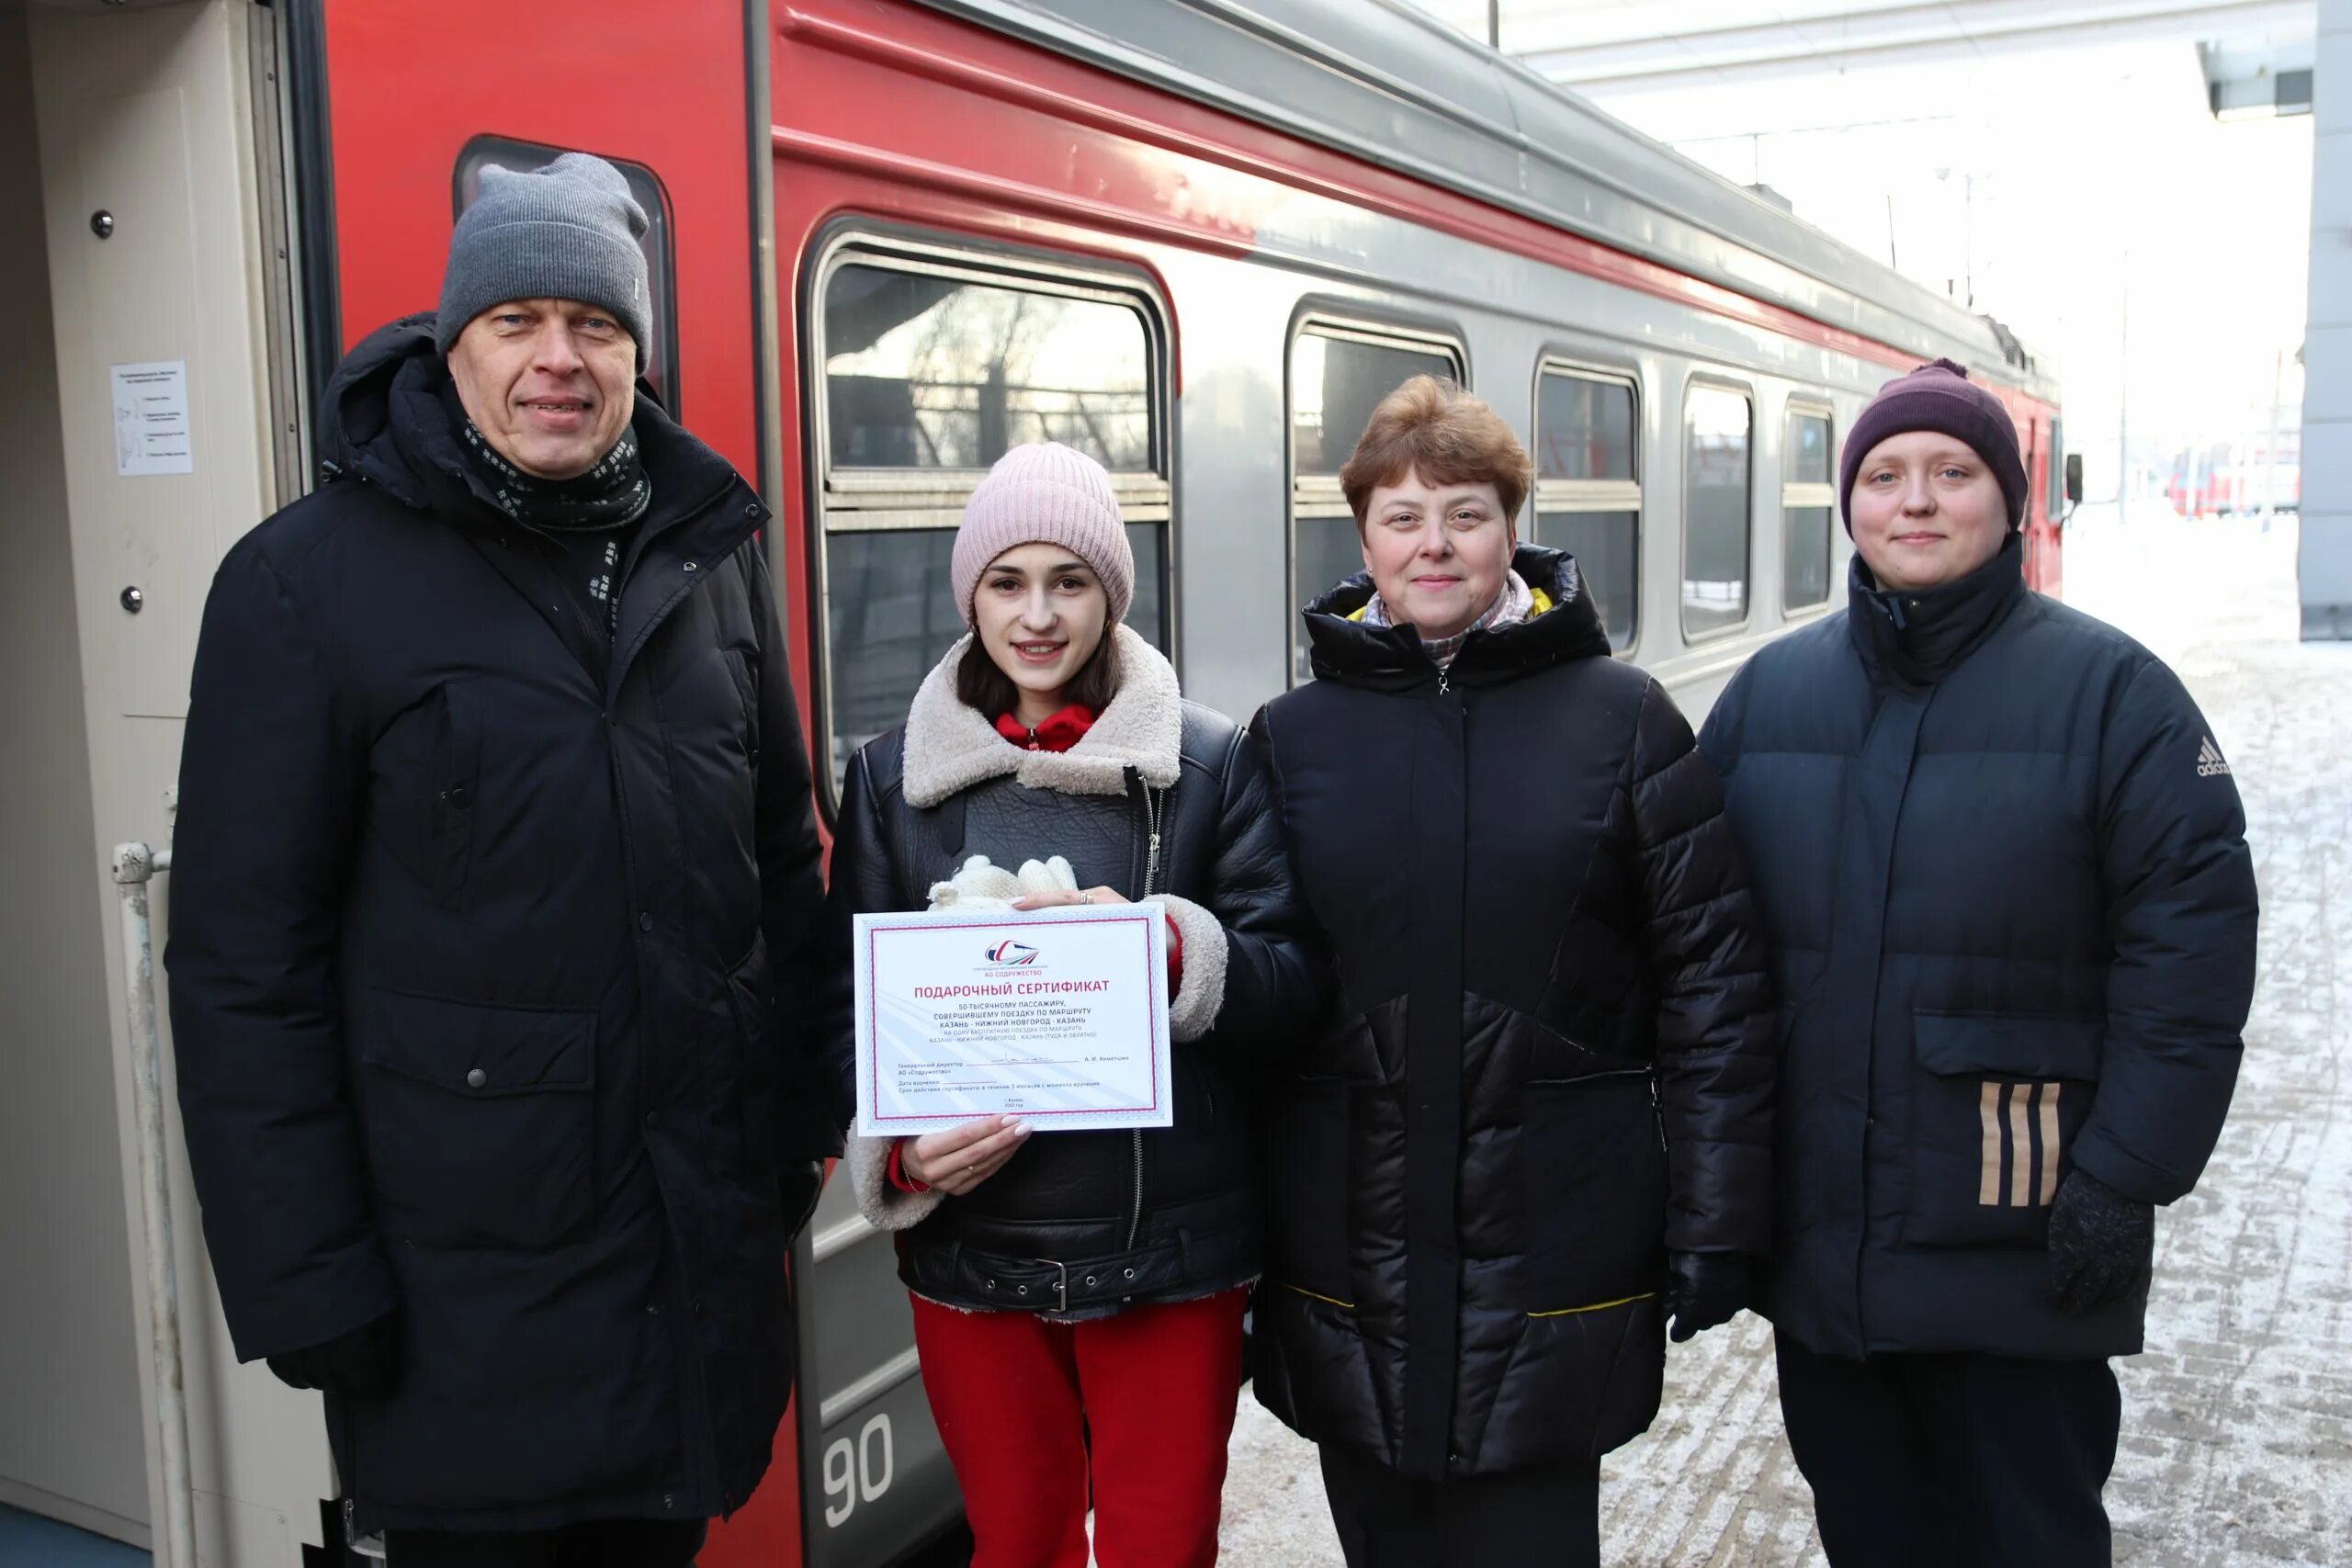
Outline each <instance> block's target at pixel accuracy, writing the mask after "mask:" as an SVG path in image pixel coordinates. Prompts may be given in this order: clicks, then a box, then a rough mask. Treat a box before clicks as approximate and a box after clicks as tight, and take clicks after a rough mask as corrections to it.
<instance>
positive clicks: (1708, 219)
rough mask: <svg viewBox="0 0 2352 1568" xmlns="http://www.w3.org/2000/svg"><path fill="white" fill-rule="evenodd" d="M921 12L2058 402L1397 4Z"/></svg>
mask: <svg viewBox="0 0 2352 1568" xmlns="http://www.w3.org/2000/svg"><path fill="white" fill-rule="evenodd" d="M924 3H925V4H927V5H929V6H933V8H934V9H937V10H941V11H945V12H948V13H950V14H952V15H955V16H959V17H964V18H966V19H967V20H970V21H975V22H978V23H980V24H981V25H983V26H986V27H989V28H993V29H995V30H997V31H1001V32H1006V33H1011V34H1014V35H1016V36H1019V37H1022V38H1024V39H1029V40H1030V41H1032V42H1035V43H1037V44H1040V45H1043V46H1045V47H1046V48H1049V49H1052V50H1054V51H1057V52H1059V53H1062V54H1066V55H1069V56H1071V57H1073V58H1076V59H1080V60H1084V61H1087V62H1091V63H1092V64H1095V65H1098V66H1101V67H1103V68H1105V69H1108V70H1111V71H1114V72H1117V73H1120V74H1122V75H1125V76H1128V77H1132V78H1134V79H1136V80H1138V81H1141V82H1145V83H1148V84H1149V85H1153V86H1156V87H1160V88H1163V89H1165V90H1167V91H1170V92H1174V93H1178V94H1181V95H1182V96H1185V97H1189V98H1193V99H1195V100H1197V101H1199V102H1203V103H1206V104H1209V105H1212V106H1214V107H1218V108H1221V109H1225V110H1227V111H1228V112H1230V113H1234V114H1238V115H1240V116H1243V117H1245V118H1249V119H1251V120H1255V121H1257V122H1259V123H1261V124H1263V125H1267V126H1270V127H1272V128H1274V129H1277V130H1283V131H1285V132H1288V133H1289V134H1291V135H1294V136H1297V137H1300V138H1302V139H1304V140H1306V141H1315V142H1319V143H1321V144H1323V145H1325V146H1328V147H1332V148H1335V149H1337V150H1339V151H1340V152H1348V153H1351V154H1352V155H1354V156H1356V157H1360V158H1363V159H1364V160H1365V161H1367V162H1369V163H1374V164H1381V165H1383V166H1385V167H1387V168H1391V169H1395V170H1397V171H1398V172H1399V173H1403V174H1407V175H1412V176H1414V177H1415V178H1418V179H1422V180H1426V181H1429V182H1430V183H1431V184H1433V185H1438V186H1444V187H1446V188H1448V189H1451V190H1454V191H1458V192H1461V193H1462V194H1464V195H1466V196H1471V197H1477V198H1478V199H1480V200H1483V201H1487V202H1490V203H1492V204H1493V205H1495V206H1497V207H1500V208H1505V209H1510V210H1511V211H1514V212H1518V213H1521V214H1522V215H1524V216H1526V217H1530V218H1533V219H1536V220H1539V221H1542V222H1544V223H1547V224H1550V225H1552V226H1554V227H1555V228H1559V229H1563V230H1566V231H1569V232H1571V233H1576V234H1579V235H1582V236H1584V237H1586V238H1588V239H1591V240H1594V241H1598V242H1600V243H1603V244H1607V245H1610V246H1612V247H1614V248H1616V249H1618V250H1622V251H1625V252H1629V253H1631V254H1635V255H1639V256H1643V257H1645V258H1646V259H1648V260H1651V261H1654V262H1657V263H1659V264H1660V265H1666V266H1669V267H1672V268H1674V269H1675V270H1677V271H1679V272H1682V273H1686V274H1688V275H1690V276H1694V277H1699V278H1702V279H1705V280H1706V281H1708V282H1711V283H1716V284H1720V285H1722V286H1723V287H1724V288H1730V289H1733V290H1736V291H1737V292H1739V293H1742V294H1746V295H1748V296H1750V297H1751V298H1755V299H1763V300H1768V301H1770V302H1772V303H1775V304H1779V305H1782V306H1785V307H1786V308H1788V309H1790V310H1794V311H1796V312H1797V313H1799V314H1800V315H1804V316H1808V317H1811V318H1812V319H1813V320H1815V321H1821V322H1823V323H1825V324H1827V325H1830V326H1835V327H1842V328H1844V329H1846V330H1847V331H1849V332H1852V333H1859V334H1860V335H1861V336H1863V337H1867V338H1871V339H1874V340H1875V341H1877V342H1880V343H1883V344H1887V345H1889V346H1890V347H1893V348H1896V349H1900V350H1902V351H1904V352H1905V353H1908V354H1912V355H1917V356H1918V357H1920V358H1922V359H1931V358H1934V357H1936V356H1938V355H1950V356H1951V357H1952V358H1955V359H1958V360H1960V361H1961V362H1962V363H1963V364H1966V365H1968V366H1969V367H1971V368H1973V369H1976V370H1978V371H1980V372H1982V373H1984V374H1985V375H1986V376H1987V377H1990V378H1996V379H1998V380H2001V381H2003V382H2006V383H2007V384H2009V385H2012V386H2016V387H2018V388H2020V389H2023V390H2025V391H2027V392H2030V393H2031V394H2033V395H2035V396H2038V397H2041V398H2043V399H2046V400H2050V401H2052V402H2055V401H2056V400H2057V384H2056V374H2055V367H2053V366H2052V365H2050V364H2049V363H2048V362H2047V361H2046V360H2045V359H2043V358H2042V357H2041V356H2040V355H2036V354H2034V353H2032V352H2031V351H2030V350H2029V349H2027V348H2026V347H2025V346H2024V345H2022V344H2020V343H2019V342H2018V339H2017V337H2016V336H2015V335H2014V334H2013V333H2010V332H2009V331H2008V330H2007V328H2006V327H2004V326H2002V325H2001V324H2000V323H1999V322H1997V321H1994V320H1993V319H1992V318H1991V317H1989V316H1981V315H1976V314H1973V313H1972V312H1970V311H1967V310H1962V309H1961V308H1960V307H1959V306H1958V305H1956V304H1954V303H1953V302H1952V301H1951V300H1950V299H1946V298H1945V297H1943V296H1942V295H1939V294H1938V293H1936V292H1935V291H1934V290H1932V289H1930V288H1926V287H1924V286H1923V285H1920V284H1918V283H1915V282H1913V281H1912V280H1911V279H1909V278H1907V277H1905V276H1902V275H1901V274H1900V273H1897V272H1895V271H1894V269H1893V268H1891V267H1887V266H1883V265H1880V264H1879V263H1878V262H1876V261H1874V260H1872V259H1871V257H1869V256H1867V255H1864V254H1862V253H1860V252H1859V251H1857V250H1855V249H1853V248H1852V247H1851V246H1849V245H1846V244H1843V243H1839V242H1838V241H1837V240H1834V239H1832V238H1831V237H1830V236H1829V235H1827V234H1826V233H1824V232H1822V231H1820V230H1819V229H1816V228H1815V227H1814V226H1813V225H1812V224H1810V223H1807V222H1804V220H1801V219H1798V218H1796V217H1794V216H1792V214H1790V213H1788V212H1785V211H1783V210H1781V209H1780V208H1777V207H1775V206H1773V205H1772V204H1771V203H1770V202H1767V201H1764V200H1761V199H1759V198H1758V197H1756V196H1755V195H1754V194H1753V193H1751V192H1749V191H1748V190H1747V189H1745V188H1744V187H1742V186H1737V185H1735V184H1733V183H1732V182H1731V181H1729V180H1726V179H1724V178H1723V177H1722V176H1721V175H1716V174H1715V173H1713V171H1712V170H1709V169H1706V168H1703V167H1702V166H1701V165H1700V164H1696V163H1694V162H1692V161H1691V159H1689V158H1686V157H1684V156H1683V155H1682V154H1680V153H1679V152H1675V151H1674V150H1673V149H1671V148H1669V147H1667V146H1665V145H1663V144H1662V143H1660V142H1657V141H1653V140H1651V139H1650V138H1649V137H1646V136H1644V135H1643V134H1641V132H1639V131H1637V130H1634V129H1633V128H1632V127H1631V126H1628V125H1626V124H1624V123H1623V122H1622V121H1620V120H1618V119H1616V118H1613V117H1612V116H1611V115H1609V114H1608V113H1606V112H1605V111H1603V110H1602V109H1600V107H1596V106H1595V105H1593V104H1591V103H1589V102H1587V101H1586V100H1585V99H1583V98H1581V97H1579V96H1577V95H1576V94H1574V93H1572V92H1569V91H1568V90H1567V89H1566V88H1564V87H1562V86H1560V85H1557V84H1556V83H1553V82H1549V81H1546V80H1545V79H1544V78H1543V77H1541V76H1538V75H1537V74H1535V73H1533V72H1532V71H1530V70H1528V69H1527V68H1526V67H1524V66H1522V65H1521V64H1519V63H1518V62H1515V61H1511V60H1509V59H1506V58H1504V57H1503V56H1502V55H1499V54H1498V53H1496V52H1495V51H1493V50H1490V49H1488V48H1487V47H1486V46H1485V45H1483V44H1481V43H1478V42H1477V41H1476V40H1475V39H1470V38H1468V37H1466V36H1465V35H1464V34H1463V33H1461V32H1460V31H1458V30H1456V29H1455V28H1451V27H1448V26H1446V25H1445V24H1444V23H1442V22H1440V21H1438V20H1437V19H1435V18H1434V17H1430V16H1428V15H1426V14H1424V13H1422V12H1419V11H1416V10H1412V9H1410V8H1409V7H1408V6H1404V5H1402V4H1400V3H1398V0H1118V3H1117V4H1116V5H1115V6H1110V5H1105V4H1104V3H1103V0H924ZM1112 27H1115V28H1116V29H1117V30H1116V31H1115V32H1114V31H1111V30H1108V29H1109V28H1112Z"/></svg>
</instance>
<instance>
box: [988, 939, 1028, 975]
mask: <svg viewBox="0 0 2352 1568" xmlns="http://www.w3.org/2000/svg"><path fill="white" fill-rule="evenodd" d="M988 959H989V963H990V964H995V965H997V966H998V967H999V968H1011V967H1012V966H1014V965H1016V964H1035V963H1036V962H1037V950H1036V949H1035V948H1034V947H1029V946H1025V945H1023V943H1021V942H1014V941H1013V940H1012V938H1011V937H1007V938H1005V940H1004V941H1002V942H998V943H997V944H996V945H995V946H994V947H991V948H989V950H988Z"/></svg>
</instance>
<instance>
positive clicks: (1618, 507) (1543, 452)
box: [1534, 362, 1642, 649]
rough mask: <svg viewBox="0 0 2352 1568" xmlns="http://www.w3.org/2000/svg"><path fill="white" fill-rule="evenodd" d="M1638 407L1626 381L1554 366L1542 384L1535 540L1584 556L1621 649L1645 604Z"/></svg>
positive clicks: (1581, 563)
mask: <svg viewBox="0 0 2352 1568" xmlns="http://www.w3.org/2000/svg"><path fill="white" fill-rule="evenodd" d="M1637 402H1638V398H1637V396H1636V393H1635V390H1634V382H1633V379H1632V378H1630V377H1625V376H1616V375H1609V374H1606V373H1603V372H1600V371H1593V370H1583V369H1578V368H1576V367H1571V366H1566V365H1561V364H1556V363H1551V362H1547V363H1546V364H1545V365H1544V367H1543V370H1542V372H1541V374H1540V375H1539V376H1538V377H1537V379H1536V383H1535V531H1534V538H1535V542H1536V543H1537V544H1539V545H1545V546H1548V547H1551V548H1553V549H1555V550H1566V551H1567V552H1568V554H1570V555H1572V556H1574V557H1576V558H1577V570H1578V571H1580V572H1581V573H1582V574H1583V577H1584V581H1585V586H1586V588H1587V589H1588V590H1589V592H1591V594H1592V599H1593V606H1594V608H1596V609H1598V610H1599V611H1600V620H1601V625H1602V626H1606V627H1607V628H1608V631H1609V641H1610V643H1611V646H1612V647H1615V648H1618V649H1625V648H1630V647H1632V646H1633V642H1634V631H1635V629H1636V626H1635V617H1636V615H1637V614H1638V611H1639V608H1640V602H1641V601H1640V587H1641V542H1642V485H1641V472H1640V467H1639V463H1638V461H1637V458H1636V455H1635V452H1636V445H1637V443H1636V440H1635V436H1634V432H1635V431H1637V430H1638V429H1640V428H1641V425H1640V420H1639V416H1638V411H1637V406H1636V405H1637Z"/></svg>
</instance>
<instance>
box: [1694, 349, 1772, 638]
mask: <svg viewBox="0 0 2352 1568" xmlns="http://www.w3.org/2000/svg"><path fill="white" fill-rule="evenodd" d="M1755 423H1756V410H1755V405H1754V404H1753V403H1751V402H1750V401H1749V400H1748V397H1747V393H1746V392H1736V391H1733V390H1731V389H1728V388H1724V387H1714V386H1708V385H1705V384H1703V383H1697V384H1693V385H1692V386H1691V389H1690V390H1689V391H1688V392H1687V393H1686V394H1685V395H1684V397H1683V400H1682V463H1683V468H1682V635H1683V637H1685V638H1687V639H1691V640H1694V641H1695V640H1697V639H1699V638H1702V637H1715V636H1720V635H1721V634H1723V633H1724V632H1727V631H1730V630H1732V629H1733V628H1734V627H1736V626H1743V625H1745V624H1746V623H1747V558H1748V546H1749V539H1748V514H1749V506H1748V493H1749V490H1750V488H1751V481H1752V479H1753V477H1754V450H1753V447H1754V442H1753V435H1754V430H1755Z"/></svg>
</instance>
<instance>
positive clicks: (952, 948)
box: [855, 888, 1173, 1137]
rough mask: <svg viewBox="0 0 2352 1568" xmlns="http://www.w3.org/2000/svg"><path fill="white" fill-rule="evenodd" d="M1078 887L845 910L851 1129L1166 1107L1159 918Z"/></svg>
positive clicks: (1076, 1124) (1163, 1113)
mask: <svg viewBox="0 0 2352 1568" xmlns="http://www.w3.org/2000/svg"><path fill="white" fill-rule="evenodd" d="M1086 897H1088V895H1087V894H1085V893H1081V892H1079V891H1077V890H1075V889H1057V890H1053V891H1038V892H1035V893H1031V894H1029V895H1028V896H1027V902H1029V903H1030V904H1031V905H1032V906H1033V907H1031V908H1023V909H1013V908H967V907H948V908H939V909H936V910H933V911H931V912H928V913H924V914H867V915H859V916H858V917H857V918H856V955H855V962H856V980H857V1073H858V1107H857V1129H856V1130H857V1132H858V1133H859V1134H861V1135H863V1136H868V1137H878V1136H888V1135H892V1134H899V1135H905V1134H924V1133H937V1132H944V1131H948V1130H951V1129H954V1128H956V1127H959V1126H962V1125H965V1124H967V1123H968V1122H972V1121H974V1120H975V1119H976V1118H979V1117H984V1116H991V1115H993V1116H1012V1117H1017V1118H1018V1119H1019V1120H1020V1121H1021V1122H1023V1123H1025V1124H1027V1125H1028V1126H1030V1127H1032V1128H1033V1129H1035V1130H1037V1131H1045V1132H1051V1131H1068V1130H1075V1129H1084V1128H1101V1127H1165V1126H1169V1125H1170V1124H1171V1123H1172V1121H1173V1117H1172V1099H1171V1096H1170V1068H1169V1054H1168V948H1167V941H1168V932H1167V921H1166V919H1165V918H1164V917H1163V916H1162V915H1161V913H1160V911H1159V908H1157V907H1156V906H1147V905H1135V904H1129V903H1126V902H1125V900H1122V899H1118V897H1117V895H1116V894H1114V893H1111V892H1110V890H1109V889H1107V888H1106V889H1098V890H1095V891H1094V894H1093V897H1094V898H1095V899H1096V900H1097V901H1096V902H1092V903H1088V902H1084V901H1083V900H1084V899H1086ZM1113 900H1115V901H1113Z"/></svg>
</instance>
